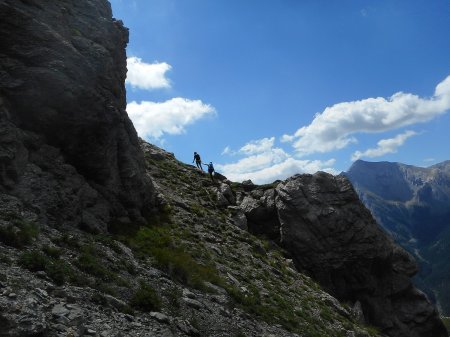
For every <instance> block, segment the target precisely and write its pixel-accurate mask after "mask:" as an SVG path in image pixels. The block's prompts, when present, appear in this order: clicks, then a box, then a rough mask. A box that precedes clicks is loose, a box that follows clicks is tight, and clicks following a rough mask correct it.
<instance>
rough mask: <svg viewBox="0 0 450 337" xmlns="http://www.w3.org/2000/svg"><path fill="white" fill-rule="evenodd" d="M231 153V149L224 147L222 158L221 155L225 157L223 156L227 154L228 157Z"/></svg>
mask: <svg viewBox="0 0 450 337" xmlns="http://www.w3.org/2000/svg"><path fill="white" fill-rule="evenodd" d="M232 153H233V152H232V151H231V148H230V147H229V146H225V148H224V149H223V151H222V153H221V154H222V156H223V155H225V154H228V155H230V154H232Z"/></svg>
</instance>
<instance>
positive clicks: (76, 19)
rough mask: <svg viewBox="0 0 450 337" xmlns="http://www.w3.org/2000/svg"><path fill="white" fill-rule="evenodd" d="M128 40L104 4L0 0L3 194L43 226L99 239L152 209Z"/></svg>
mask: <svg viewBox="0 0 450 337" xmlns="http://www.w3.org/2000/svg"><path fill="white" fill-rule="evenodd" d="M127 42H128V31H127V29H126V28H124V27H123V25H122V23H121V22H120V21H116V20H114V19H112V14H111V8H110V5H109V3H108V2H107V1H50V0H44V1H32V0H30V1H15V0H1V1H0V46H1V48H0V123H1V126H0V127H1V131H2V132H1V134H0V144H1V145H0V162H1V165H0V186H1V187H0V188H1V190H2V192H4V193H7V194H8V195H11V197H13V196H14V197H16V198H18V199H19V200H20V203H22V204H24V205H28V206H30V205H33V207H34V208H36V209H38V210H37V212H36V213H37V214H38V216H39V219H40V220H42V221H45V222H47V223H51V224H52V225H54V226H58V225H61V224H67V223H70V224H72V225H75V226H81V227H83V228H85V229H87V230H89V231H92V232H104V231H106V228H107V225H108V224H109V223H111V222H114V221H119V222H123V223H125V224H126V223H130V222H136V221H138V222H141V223H144V222H145V217H146V216H148V213H150V211H151V206H152V199H154V195H153V188H152V186H151V182H150V180H149V179H148V178H147V177H146V174H145V165H144V158H143V156H142V152H141V151H140V149H139V144H138V138H137V135H136V131H135V130H134V127H133V125H132V123H131V121H130V119H129V118H128V116H127V114H126V112H125V107H126V98H125V87H124V80H125V77H126V54H125V46H126V44H127ZM74 199H77V200H74Z"/></svg>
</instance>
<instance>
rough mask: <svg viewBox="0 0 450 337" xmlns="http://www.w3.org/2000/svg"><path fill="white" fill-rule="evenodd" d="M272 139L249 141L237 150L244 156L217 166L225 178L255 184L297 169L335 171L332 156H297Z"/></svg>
mask: <svg viewBox="0 0 450 337" xmlns="http://www.w3.org/2000/svg"><path fill="white" fill-rule="evenodd" d="M274 142H275V138H274V137H271V138H263V139H260V140H255V141H251V142H249V143H247V144H246V145H244V146H243V147H241V148H240V149H239V150H238V151H237V153H240V154H243V155H246V157H244V158H242V159H240V160H238V161H237V162H235V163H230V164H222V165H216V167H217V169H218V171H219V172H221V173H222V174H224V175H225V176H226V177H227V178H228V179H231V180H233V181H243V180H247V179H251V180H252V181H253V182H254V183H257V184H265V183H270V182H273V181H275V180H277V179H286V178H288V177H290V176H292V175H294V174H296V173H315V172H317V171H326V172H329V173H333V174H335V173H337V172H336V171H335V170H334V169H333V168H332V166H333V165H334V163H335V160H334V159H331V160H328V161H325V162H323V161H320V160H298V159H295V158H293V157H292V156H291V155H290V154H288V153H286V152H285V151H284V150H283V149H281V148H278V147H275V146H274ZM228 149H229V148H228ZM230 151H231V150H230Z"/></svg>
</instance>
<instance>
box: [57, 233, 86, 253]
mask: <svg viewBox="0 0 450 337" xmlns="http://www.w3.org/2000/svg"><path fill="white" fill-rule="evenodd" d="M51 240H52V242H53V243H54V244H55V245H58V246H64V247H67V248H73V249H80V248H81V245H80V243H79V242H78V239H77V238H76V237H74V236H72V235H69V234H67V233H65V234H63V235H62V236H60V237H54V238H52V239H51Z"/></svg>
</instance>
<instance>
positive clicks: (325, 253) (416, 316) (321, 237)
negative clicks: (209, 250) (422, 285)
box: [240, 172, 447, 337]
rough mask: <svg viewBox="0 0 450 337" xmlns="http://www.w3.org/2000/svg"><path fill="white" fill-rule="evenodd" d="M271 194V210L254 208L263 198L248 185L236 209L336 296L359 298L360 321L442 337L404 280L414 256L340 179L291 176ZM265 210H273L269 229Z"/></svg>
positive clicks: (415, 335)
mask: <svg viewBox="0 0 450 337" xmlns="http://www.w3.org/2000/svg"><path fill="white" fill-rule="evenodd" d="M273 193H274V199H275V208H276V210H275V211H272V210H271V208H268V209H267V210H266V212H263V211H262V210H261V208H262V207H263V206H264V203H265V200H267V198H266V199H264V198H255V196H257V195H258V194H257V193H256V191H255V190H254V191H252V192H251V194H247V195H245V196H244V197H243V196H241V197H240V200H243V201H244V202H243V207H242V209H243V210H244V212H245V213H246V214H248V215H249V221H250V219H251V221H252V222H253V223H260V224H262V225H261V226H259V227H258V229H259V232H264V231H267V232H268V233H267V234H269V235H270V236H272V237H273V233H274V232H276V231H278V232H279V241H280V243H281V245H282V246H283V247H284V248H285V249H286V250H287V251H288V252H289V253H290V254H291V255H292V257H293V259H294V262H295V264H296V266H297V267H298V268H299V269H300V270H304V271H307V272H308V273H309V274H310V275H311V276H312V277H313V278H314V279H316V280H317V281H319V282H320V283H321V284H322V286H323V287H324V288H325V289H326V290H328V291H329V292H330V293H331V294H332V295H334V296H335V297H337V298H338V299H340V300H341V301H345V302H350V303H355V302H359V303H361V305H362V310H363V313H364V316H365V319H366V320H367V322H369V323H371V324H373V325H375V326H378V327H381V328H382V330H383V332H385V333H387V334H388V335H390V336H395V337H402V336H405V337H406V336H409V337H427V336H447V332H446V329H445V327H444V326H443V324H442V323H441V321H440V319H439V316H438V313H437V311H436V310H435V309H434V307H433V306H432V305H431V303H430V302H429V301H428V299H427V298H426V296H425V295H424V294H423V293H421V292H420V291H419V290H417V289H416V288H414V286H413V285H412V284H411V280H410V278H411V277H412V276H413V275H414V274H415V273H416V272H417V268H416V264H415V262H414V259H413V258H412V256H411V255H409V254H408V253H407V252H406V251H405V250H403V249H402V248H400V247H399V246H397V245H395V244H394V243H393V241H392V239H391V238H390V237H389V236H388V235H387V234H386V233H385V232H383V231H382V230H381V229H380V227H379V226H378V225H377V223H376V222H375V220H374V219H373V217H372V216H371V214H370V212H369V211H368V210H367V209H366V208H365V207H364V206H363V205H362V203H361V202H360V201H359V199H358V196H357V194H356V193H355V191H354V190H353V187H352V185H351V183H350V182H349V181H348V180H347V178H345V177H344V176H337V177H334V176H332V175H329V174H326V173H323V172H319V173H316V174H314V175H307V174H305V175H296V176H294V177H291V178H289V179H287V180H286V181H284V182H282V183H280V184H278V186H277V187H276V188H275V189H274V190H273ZM264 195H271V193H270V192H268V191H265V192H264ZM252 198H253V199H255V200H253V201H252V200H251V199H252ZM269 204H270V203H269ZM250 205H255V208H256V209H255V210H254V209H253V208H252V207H250ZM268 212H271V213H272V214H277V221H272V222H271V223H272V227H271V228H269V225H268V222H267V221H266V219H267V213H268ZM257 214H263V215H264V217H262V218H261V219H257V218H256V217H257ZM249 229H250V230H251V229H252V227H251V226H249Z"/></svg>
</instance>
